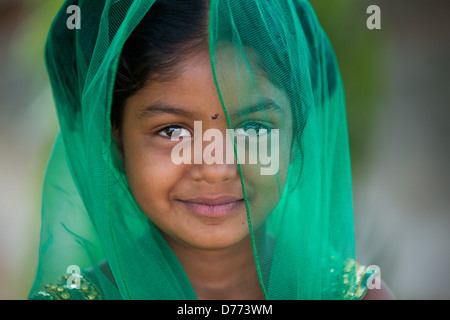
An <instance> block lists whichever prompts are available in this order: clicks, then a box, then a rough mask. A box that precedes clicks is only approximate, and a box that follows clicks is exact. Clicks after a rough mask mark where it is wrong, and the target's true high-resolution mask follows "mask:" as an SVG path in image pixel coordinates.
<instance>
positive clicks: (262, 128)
mask: <svg viewBox="0 0 450 320" xmlns="http://www.w3.org/2000/svg"><path fill="white" fill-rule="evenodd" d="M270 130H271V127H270V126H268V125H264V124H261V123H258V122H251V123H248V124H246V125H244V126H242V127H240V128H237V129H235V130H234V132H235V134H236V135H237V136H261V135H265V134H270Z"/></svg>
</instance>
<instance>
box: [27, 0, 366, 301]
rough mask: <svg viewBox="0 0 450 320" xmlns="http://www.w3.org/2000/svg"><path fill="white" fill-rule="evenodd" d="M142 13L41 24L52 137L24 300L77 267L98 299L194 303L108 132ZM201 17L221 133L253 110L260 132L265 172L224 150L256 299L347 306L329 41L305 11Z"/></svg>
mask: <svg viewBox="0 0 450 320" xmlns="http://www.w3.org/2000/svg"><path fill="white" fill-rule="evenodd" d="M153 3H154V1H152V0H141V1H129V0H122V1H112V0H111V1H109V0H106V1H105V0H98V1H83V0H79V1H66V3H65V4H64V5H63V7H62V9H61V11H60V13H59V14H58V15H57V17H56V19H55V21H54V22H53V25H52V27H51V30H50V33H49V36H48V40H47V46H46V62H47V68H48V72H49V76H50V80H51V84H52V88H53V93H54V99H55V102H56V107H57V113H58V117H59V122H60V128H61V130H60V134H59V136H58V138H57V140H56V142H55V146H54V149H53V152H52V155H51V158H50V160H49V163H48V167H47V171H46V175H45V181H44V189H43V200H42V230H41V243H40V251H39V265H38V269H37V274H36V280H35V283H34V285H33V288H32V290H31V293H30V297H33V296H34V295H35V294H36V293H37V292H39V291H42V290H45V287H44V286H45V285H46V284H48V283H54V282H55V281H56V280H57V279H58V278H59V277H60V276H61V275H64V274H66V273H67V272H68V270H67V268H68V267H69V266H73V265H76V266H78V267H79V268H80V270H84V271H86V270H89V271H86V272H88V273H89V274H91V275H93V276H94V277H95V279H96V280H95V282H96V283H97V284H98V286H99V287H100V288H101V292H102V296H103V298H105V299H196V298H197V296H196V293H195V292H194V290H193V288H192V285H191V283H190V281H189V278H188V276H187V274H186V273H185V271H184V269H183V266H182V265H181V263H180V262H179V260H178V259H177V257H176V255H175V254H174V252H173V251H172V249H171V247H170V246H169V245H168V244H167V242H166V241H165V239H164V237H163V236H162V235H161V232H160V231H159V229H158V228H157V227H156V226H155V225H154V223H153V222H152V221H150V219H149V218H148V217H147V216H146V215H145V214H144V213H143V212H142V210H141V208H140V207H139V205H138V204H137V202H136V201H135V199H134V197H133V194H132V192H131V191H130V187H129V185H128V182H127V177H126V175H125V174H124V171H123V169H122V165H121V158H120V155H119V151H118V148H117V145H116V143H115V141H114V138H113V135H112V130H111V121H110V115H111V103H112V95H113V94H112V92H113V87H114V81H115V77H116V71H117V65H118V63H119V57H120V54H121V51H122V48H123V46H124V44H125V41H126V40H127V38H128V37H129V36H130V34H131V33H132V32H133V30H134V28H135V27H136V26H137V25H138V23H139V22H140V21H141V19H142V18H143V17H144V15H146V13H147V12H148V11H149V10H152V5H153ZM71 4H76V5H78V6H79V7H80V11H81V18H82V20H81V21H82V24H81V29H79V30H69V29H68V28H67V26H66V20H67V18H68V15H67V13H66V9H67V7H68V6H69V5H71ZM209 10H210V11H209V37H210V38H209V51H210V62H211V68H212V72H213V77H214V82H215V83H214V84H215V86H216V89H217V94H218V96H219V98H220V102H221V104H222V107H223V111H224V114H225V115H226V118H227V123H228V125H229V128H230V129H233V128H237V127H239V125H241V123H242V122H245V121H250V120H252V119H250V118H251V117H256V116H255V114H253V115H252V116H250V115H249V113H248V112H247V111H246V110H247V109H248V107H249V106H255V105H256V106H257V107H258V106H259V109H260V110H259V111H258V112H257V118H258V121H260V122H262V121H264V122H265V123H266V124H268V125H267V127H268V129H267V130H268V132H267V135H265V137H266V139H267V141H268V147H267V148H268V149H267V151H268V152H267V155H270V153H272V156H273V157H272V162H271V163H270V164H269V163H268V161H266V162H265V163H257V164H253V163H250V160H249V157H250V154H251V152H252V150H250V149H249V148H247V149H245V150H246V151H248V154H247V155H243V153H239V150H238V149H237V146H236V144H237V143H236V141H235V140H234V139H233V138H234V137H232V141H233V142H234V144H235V145H234V147H235V148H236V149H235V151H236V157H237V158H239V156H240V155H241V156H242V155H243V158H241V159H237V160H239V161H236V162H239V163H238V164H237V166H238V170H239V179H240V182H241V186H242V191H243V194H244V199H245V208H246V211H247V222H248V225H249V233H250V237H251V240H252V248H253V256H254V259H255V262H256V269H257V273H258V277H259V281H260V286H261V287H262V289H263V292H264V295H265V297H266V299H345V298H355V297H357V295H356V292H357V289H358V286H359V283H358V277H360V275H358V273H357V266H356V265H355V256H354V247H355V244H354V230H353V208H352V187H351V170H350V158H349V154H350V153H349V144H348V136H347V124H346V113H345V101H344V91H343V85H342V82H341V78H340V74H339V70H338V66H337V61H336V58H335V56H334V54H333V51H332V48H331V46H330V43H329V40H328V39H327V36H326V35H325V33H324V31H323V30H322V28H321V27H320V25H319V22H318V20H317V18H316V16H315V14H314V12H313V9H312V7H311V6H310V4H309V3H308V2H307V1H303V0H289V1H278V0H211V1H210V9H209ZM253 120H254V119H253ZM275 129H277V130H278V140H276V139H274V140H271V139H272V138H273V137H274V136H275V137H277V136H276V135H275ZM262 136H263V135H261V136H259V139H262ZM272 141H275V142H274V143H273V144H271V142H272ZM253 152H254V151H253ZM244 160H247V161H244ZM260 160H261V159H260ZM261 162H262V161H261ZM193 165H194V164H193ZM202 165H205V164H202ZM271 166H272V167H271ZM262 169H265V170H262ZM105 265H107V267H106V268H105ZM69 272H70V271H69Z"/></svg>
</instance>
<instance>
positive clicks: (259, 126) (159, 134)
mask: <svg viewBox="0 0 450 320" xmlns="http://www.w3.org/2000/svg"><path fill="white" fill-rule="evenodd" d="M249 125H256V126H257V127H258V129H254V130H255V131H256V132H257V135H260V133H259V132H260V130H261V129H262V130H264V129H265V130H266V132H267V133H266V134H270V132H271V130H272V126H271V125H268V124H262V123H260V122H256V121H252V122H248V123H246V124H242V125H241V126H239V127H237V128H235V129H234V131H235V132H236V131H237V130H239V129H242V128H243V127H245V126H249ZM168 129H175V130H177V129H181V130H185V131H188V132H189V136H192V133H191V132H190V131H189V130H188V129H186V128H183V126H181V125H177V124H171V125H168V126H166V127H164V128H162V129H161V130H159V131H157V132H156V135H158V136H160V137H163V138H164V139H169V140H170V139H171V138H172V135H167V134H166V135H162V134H161V133H162V132H165V131H167V130H168ZM175 130H173V131H175ZM247 130H249V129H247ZM247 130H244V132H247ZM172 134H173V133H172ZM184 136H186V135H180V137H184Z"/></svg>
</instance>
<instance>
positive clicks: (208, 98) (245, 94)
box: [122, 49, 292, 249]
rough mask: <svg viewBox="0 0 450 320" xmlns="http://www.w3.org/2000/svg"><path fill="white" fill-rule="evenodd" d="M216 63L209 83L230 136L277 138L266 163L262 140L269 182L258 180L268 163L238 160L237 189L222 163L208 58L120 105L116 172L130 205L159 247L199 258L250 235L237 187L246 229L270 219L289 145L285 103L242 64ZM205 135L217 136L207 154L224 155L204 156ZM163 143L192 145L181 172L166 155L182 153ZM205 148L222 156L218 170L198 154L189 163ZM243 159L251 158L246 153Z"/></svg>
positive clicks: (228, 59)
mask: <svg viewBox="0 0 450 320" xmlns="http://www.w3.org/2000/svg"><path fill="white" fill-rule="evenodd" d="M219 61H222V62H220V64H219V65H218V70H220V72H219V71H217V81H218V83H219V84H220V93H221V96H222V99H223V101H224V103H225V105H226V107H227V113H228V116H229V117H230V124H231V128H232V129H234V130H235V134H236V135H238V134H243V135H244V136H245V134H246V133H247V132H250V131H248V130H250V129H254V130H256V132H258V131H259V129H267V130H273V129H278V130H279V139H278V141H275V140H274V141H275V142H276V144H277V147H278V148H279V149H278V150H277V153H278V154H272V155H270V151H275V150H276V148H273V145H272V146H271V134H270V133H269V134H268V135H267V142H268V153H269V156H271V158H272V161H277V165H278V171H277V172H276V173H275V174H271V175H262V174H261V168H264V167H266V168H267V167H268V164H267V163H265V164H261V163H260V161H259V160H260V158H259V156H258V163H257V164H253V163H249V161H244V160H243V159H242V160H239V163H241V164H240V166H241V171H242V181H241V178H240V174H239V170H238V164H236V162H237V161H234V163H230V162H229V161H227V160H226V152H227V151H228V152H229V150H225V149H226V148H227V143H226V142H225V137H226V135H227V134H228V133H227V132H226V129H229V126H228V123H227V121H226V117H225V114H224V111H223V108H222V104H221V101H220V99H219V95H218V93H217V90H216V87H215V84H214V83H215V82H214V78H213V74H212V69H211V65H210V56H209V52H207V51H205V52H203V51H202V52H199V53H197V54H195V55H193V56H192V57H190V58H188V59H187V60H185V61H184V62H182V63H180V64H179V65H178V72H177V74H176V75H175V77H173V78H172V79H171V80H169V81H163V82H161V81H156V80H155V81H151V80H150V81H149V82H148V83H147V85H146V86H145V87H144V88H143V89H141V90H140V91H139V92H138V93H137V94H135V95H133V96H132V97H130V98H129V99H128V100H127V103H126V105H125V109H124V113H123V120H122V139H123V140H122V141H123V159H124V166H125V173H126V176H127V179H128V183H129V186H130V188H131V192H132V193H133V196H134V198H135V199H136V201H137V203H138V205H139V206H140V208H141V209H142V210H143V212H144V213H145V214H146V215H147V216H148V218H149V219H150V220H151V221H152V222H153V223H154V224H155V225H156V226H157V227H158V228H159V229H160V231H161V232H162V233H163V235H164V236H165V237H166V239H168V238H167V237H169V239H171V240H176V241H178V242H180V243H182V244H184V245H188V246H190V247H194V248H200V249H220V248H227V247H230V246H233V245H236V244H238V243H240V242H241V241H242V240H243V239H245V238H246V237H247V236H248V235H249V227H248V221H247V208H246V205H245V202H244V200H243V199H244V192H243V189H242V184H241V183H243V184H244V187H245V196H246V197H247V199H248V204H249V206H248V209H249V210H250V213H251V217H252V224H253V226H254V228H255V226H256V227H257V226H258V225H260V224H261V223H262V222H263V221H264V220H265V218H266V217H267V216H268V215H269V214H270V212H272V210H273V209H274V207H275V205H276V204H277V202H278V200H279V195H280V194H281V192H282V190H283V188H284V185H285V178H286V175H287V168H288V164H289V158H290V154H289V150H290V146H291V139H292V114H291V110H290V109H291V108H290V104H289V100H288V97H287V95H286V94H285V93H284V92H282V91H281V90H279V89H277V88H276V87H275V86H273V85H272V84H271V83H270V82H269V81H268V80H267V79H266V78H265V77H263V76H262V75H258V73H257V72H254V70H252V71H253V72H254V73H253V77H254V78H255V80H254V81H252V79H251V78H250V76H251V73H250V72H249V71H245V72H244V71H243V70H246V64H245V62H244V61H239V59H237V58H236V57H234V56H233V52H232V49H223V50H222V51H221V59H220V60H219ZM239 67H241V68H239ZM238 70H239V74H238ZM255 70H256V69H255ZM195 121H201V127H202V132H198V131H197V132H196V133H195V134H196V136H195V137H194V127H195V124H194V122H195ZM196 123H197V124H199V123H200V122H196ZM197 128H198V127H197ZM208 129H217V130H219V131H220V132H221V133H222V136H223V139H224V141H223V143H221V144H220V143H219V144H215V146H223V152H222V154H223V156H222V155H220V152H219V151H222V150H219V149H217V148H216V149H215V151H213V152H211V150H212V149H211V147H212V146H213V145H212V143H214V141H211V140H209V141H205V140H204V138H203V136H202V135H203V133H205V131H206V130H208ZM199 133H200V135H198V134H199ZM172 135H174V136H176V135H179V136H181V137H183V139H184V140H183V142H182V143H184V146H186V148H185V149H184V150H187V151H189V148H187V146H188V145H191V146H192V147H191V148H190V151H191V155H190V156H189V157H188V158H189V159H190V160H191V161H190V164H189V163H181V164H180V163H175V162H176V161H174V157H173V150H174V147H175V146H177V145H178V147H180V146H181V145H180V144H179V143H180V142H179V141H172V140H171V136H172ZM194 140H195V142H194ZM194 143H197V147H194ZM199 145H201V147H200V148H201V149H199V147H198V146H199ZM208 146H209V148H210V149H208V150H209V152H207V153H208V154H210V155H213V156H217V155H219V156H220V157H223V161H222V164H220V163H219V161H216V163H212V164H207V163H206V162H205V156H204V155H203V160H202V161H201V163H194V157H198V156H199V155H198V154H195V153H196V152H197V153H198V151H199V150H201V152H203V151H205V150H206V149H207V148H208ZM246 151H247V152H252V151H250V150H249V148H248V147H247V148H246ZM178 154H179V153H178ZM200 157H202V155H201V154H200ZM247 159H248V158H247ZM216 160H217V157H216ZM272 165H273V163H272Z"/></svg>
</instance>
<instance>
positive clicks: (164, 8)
mask: <svg viewBox="0 0 450 320" xmlns="http://www.w3.org/2000/svg"><path fill="white" fill-rule="evenodd" d="M208 3H209V1H206V0H156V2H155V3H154V4H153V6H152V7H151V10H149V12H148V13H147V14H146V15H145V16H144V18H143V19H142V20H141V22H140V23H139V25H138V26H137V27H136V28H135V29H134V31H133V32H132V34H131V35H130V37H129V38H128V39H127V41H126V42H125V45H124V47H123V50H122V53H121V56H120V61H119V65H118V69H117V74H116V80H115V84H114V92H113V102H112V106H111V126H112V129H113V130H115V131H116V132H118V133H119V136H120V137H121V129H122V115H123V108H124V105H125V102H126V100H127V99H128V98H129V97H130V96H132V95H133V94H135V93H136V92H137V91H138V90H140V89H141V88H142V87H144V85H145V84H146V82H147V81H148V80H149V79H150V78H151V79H158V80H159V81H164V80H167V79H170V78H171V76H172V75H173V73H174V72H175V70H174V68H173V66H175V65H177V64H178V63H179V62H181V61H182V60H183V59H186V58H187V57H189V55H190V54H192V53H195V52H196V51H197V50H199V49H200V48H204V47H205V46H206V47H207V46H208V18H207V17H208V7H209V4H208ZM181 30H182V31H181ZM120 140H121V139H120Z"/></svg>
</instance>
